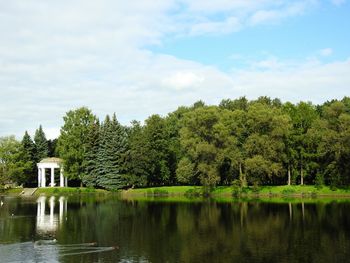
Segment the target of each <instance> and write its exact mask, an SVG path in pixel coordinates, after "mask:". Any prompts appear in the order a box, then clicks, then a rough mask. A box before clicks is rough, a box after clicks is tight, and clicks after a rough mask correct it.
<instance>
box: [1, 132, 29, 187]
mask: <svg viewBox="0 0 350 263" xmlns="http://www.w3.org/2000/svg"><path fill="white" fill-rule="evenodd" d="M30 168H31V163H30V162H28V161H27V160H25V158H23V151H22V147H21V143H20V142H18V141H17V140H16V138H15V136H7V137H2V138H0V184H4V183H5V182H16V183H17V184H23V183H25V182H26V180H27V177H26V175H25V171H26V170H28V169H30Z"/></svg>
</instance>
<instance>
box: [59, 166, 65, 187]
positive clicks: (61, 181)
mask: <svg viewBox="0 0 350 263" xmlns="http://www.w3.org/2000/svg"><path fill="white" fill-rule="evenodd" d="M60 186H61V187H64V177H63V170H62V168H61V169H60Z"/></svg>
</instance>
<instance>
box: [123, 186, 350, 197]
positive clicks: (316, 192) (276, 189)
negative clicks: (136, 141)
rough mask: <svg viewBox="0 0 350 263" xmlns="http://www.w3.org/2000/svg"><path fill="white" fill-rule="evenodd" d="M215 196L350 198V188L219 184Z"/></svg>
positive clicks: (194, 190)
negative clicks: (239, 187)
mask: <svg viewBox="0 0 350 263" xmlns="http://www.w3.org/2000/svg"><path fill="white" fill-rule="evenodd" d="M202 192H203V189H202V187H198V186H162V187H152V188H139V189H129V190H123V191H122V195H123V196H157V195H158V196H165V195H168V196H185V195H189V196H190V195H200V194H201V193H202ZM210 195H211V196H213V197H215V196H216V197H219V196H226V197H227V196H248V197H249V196H262V197H264V196H265V197H266V196H276V197H279V196H292V197H303V196H311V197H317V196H320V197H321V196H322V197H327V196H328V197H332V196H335V197H337V196H343V197H349V198H350V188H347V189H331V188H329V187H328V186H323V187H315V186H312V185H304V186H300V185H293V186H287V185H283V186H261V187H245V188H241V189H238V188H234V187H232V186H218V187H216V188H215V189H213V190H212V191H211V193H210Z"/></svg>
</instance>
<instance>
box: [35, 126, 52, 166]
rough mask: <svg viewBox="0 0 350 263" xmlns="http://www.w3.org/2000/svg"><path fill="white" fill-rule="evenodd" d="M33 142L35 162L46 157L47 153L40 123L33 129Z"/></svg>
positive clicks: (46, 144) (47, 149) (45, 140)
mask: <svg viewBox="0 0 350 263" xmlns="http://www.w3.org/2000/svg"><path fill="white" fill-rule="evenodd" d="M34 142H35V148H36V150H35V152H36V162H40V161H41V160H42V159H44V158H46V157H48V155H49V146H48V142H47V139H46V136H45V133H44V131H43V128H42V126H41V125H40V126H39V128H38V129H37V130H36V131H35V135H34Z"/></svg>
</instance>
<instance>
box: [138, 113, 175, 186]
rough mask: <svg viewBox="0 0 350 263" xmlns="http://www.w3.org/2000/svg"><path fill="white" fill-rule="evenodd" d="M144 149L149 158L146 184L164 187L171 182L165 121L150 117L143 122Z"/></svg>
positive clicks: (155, 116) (157, 116)
mask: <svg viewBox="0 0 350 263" xmlns="http://www.w3.org/2000/svg"><path fill="white" fill-rule="evenodd" d="M145 124H146V125H145V127H144V136H145V143H146V145H145V147H146V151H147V155H148V158H149V163H148V164H149V166H148V178H147V181H148V184H149V185H165V184H169V183H170V181H171V172H170V151H169V142H170V141H169V139H170V138H169V130H168V129H167V126H166V121H165V120H164V119H163V118H161V117H160V116H159V115H152V116H150V117H149V118H148V119H147V120H146V121H145Z"/></svg>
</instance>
